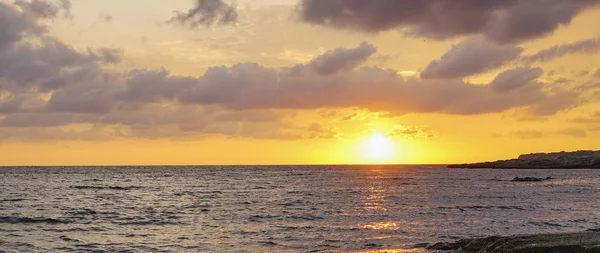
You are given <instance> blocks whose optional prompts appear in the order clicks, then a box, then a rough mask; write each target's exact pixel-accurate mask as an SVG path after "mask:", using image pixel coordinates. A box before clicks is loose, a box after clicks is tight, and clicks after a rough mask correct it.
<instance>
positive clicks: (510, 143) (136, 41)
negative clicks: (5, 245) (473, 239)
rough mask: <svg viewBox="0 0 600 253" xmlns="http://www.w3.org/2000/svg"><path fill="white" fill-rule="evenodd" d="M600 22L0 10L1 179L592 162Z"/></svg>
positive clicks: (599, 17)
mask: <svg viewBox="0 0 600 253" xmlns="http://www.w3.org/2000/svg"><path fill="white" fill-rule="evenodd" d="M598 24H600V0H486V1H481V0H422V1H408V0H407V1H401V0H370V1H365V0H327V1H323V0H237V1H235V2H230V1H227V0H169V1H166V0H127V1H123V0H102V1H95V0H70V1H69V0H0V154H1V155H0V165H75V164H77V165H85V164H298V163H309V164H316V163H369V162H386V163H454V162H470V161H478V160H492V159H501V158H510V157H513V156H516V155H518V154H520V153H529V152H537V151H560V150H578V149H600V142H598V140H599V139H600V29H598ZM375 133H377V134H379V135H380V136H383V137H384V138H385V139H386V141H388V142H390V143H392V145H393V146H394V152H393V154H391V155H390V156H389V157H386V158H385V160H381V161H372V160H369V158H368V157H365V155H364V150H363V148H364V146H365V145H364V143H365V141H368V140H369V138H372V136H373V134H375Z"/></svg>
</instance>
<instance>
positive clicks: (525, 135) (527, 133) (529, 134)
mask: <svg viewBox="0 0 600 253" xmlns="http://www.w3.org/2000/svg"><path fill="white" fill-rule="evenodd" d="M509 135H510V136H512V137H515V138H520V139H536V138H542V137H544V133H542V132H540V131H537V130H514V131H511V132H510V133H509Z"/></svg>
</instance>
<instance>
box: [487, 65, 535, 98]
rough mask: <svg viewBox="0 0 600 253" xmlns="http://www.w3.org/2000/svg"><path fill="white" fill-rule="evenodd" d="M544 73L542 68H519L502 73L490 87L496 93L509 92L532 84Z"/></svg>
mask: <svg viewBox="0 0 600 253" xmlns="http://www.w3.org/2000/svg"><path fill="white" fill-rule="evenodd" d="M543 73H544V71H543V70H542V69H541V68H530V67H518V68H514V69H510V70H507V71H504V72H502V73H500V74H499V75H498V76H496V78H494V80H493V81H492V83H491V84H490V86H491V88H492V89H493V90H494V91H496V92H500V93H503V92H509V91H512V90H515V89H518V88H520V87H523V86H526V85H528V84H530V83H531V82H532V81H535V80H536V79H537V78H538V77H540V76H541V75H542V74H543Z"/></svg>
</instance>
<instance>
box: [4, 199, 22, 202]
mask: <svg viewBox="0 0 600 253" xmlns="http://www.w3.org/2000/svg"><path fill="white" fill-rule="evenodd" d="M25 200H26V199H21V198H17V199H3V200H0V202H21V201H25Z"/></svg>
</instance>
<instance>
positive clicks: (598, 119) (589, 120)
mask: <svg viewBox="0 0 600 253" xmlns="http://www.w3.org/2000/svg"><path fill="white" fill-rule="evenodd" d="M571 121H572V122H576V123H583V124H597V123H600V111H597V112H595V113H593V114H591V115H590V116H588V117H577V118H574V119H572V120H571Z"/></svg>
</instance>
